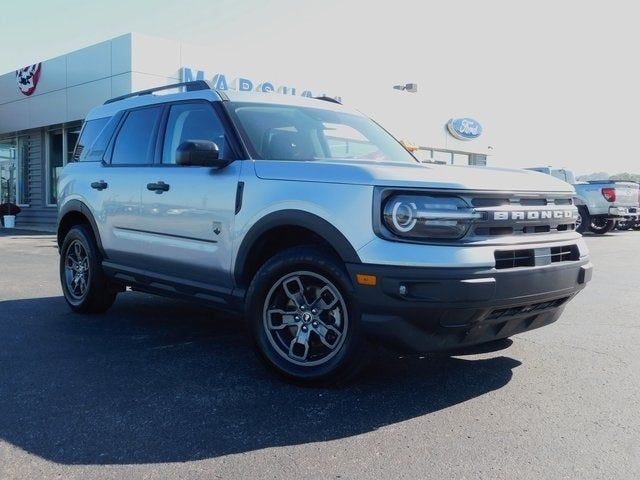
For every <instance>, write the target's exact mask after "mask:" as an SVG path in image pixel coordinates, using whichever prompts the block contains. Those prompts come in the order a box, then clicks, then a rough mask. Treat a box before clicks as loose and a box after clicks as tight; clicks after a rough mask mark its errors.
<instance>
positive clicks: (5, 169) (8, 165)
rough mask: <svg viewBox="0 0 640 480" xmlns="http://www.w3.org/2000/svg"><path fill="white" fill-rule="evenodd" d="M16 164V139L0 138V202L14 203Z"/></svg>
mask: <svg viewBox="0 0 640 480" xmlns="http://www.w3.org/2000/svg"><path fill="white" fill-rule="evenodd" d="M17 164H18V162H17V142H16V139H15V138H9V139H4V140H0V203H16V199H17V195H16V193H17V186H18V185H17V183H18V182H17Z"/></svg>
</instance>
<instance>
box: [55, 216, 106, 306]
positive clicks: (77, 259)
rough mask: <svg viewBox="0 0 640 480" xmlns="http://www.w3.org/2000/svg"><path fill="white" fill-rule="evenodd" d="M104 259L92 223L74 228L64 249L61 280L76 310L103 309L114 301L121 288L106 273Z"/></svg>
mask: <svg viewBox="0 0 640 480" xmlns="http://www.w3.org/2000/svg"><path fill="white" fill-rule="evenodd" d="M101 260H102V257H101V255H100V252H99V251H98V247H97V245H96V241H95V238H94V237H93V233H92V232H91V230H90V229H89V227H87V226H86V225H76V226H75V227H73V228H71V230H69V232H68V233H67V235H66V237H65V238H64V242H63V243H62V249H61V251H60V283H61V285H62V292H63V293H64V299H65V300H66V301H67V304H68V305H69V307H71V309H72V310H73V311H74V312H77V313H103V312H105V311H107V310H108V309H109V307H111V305H113V302H114V301H115V299H116V295H117V291H116V289H115V288H114V286H113V285H112V284H111V283H110V282H109V280H108V279H107V277H106V276H105V275H104V272H103V271H102V266H101V264H100V262H101Z"/></svg>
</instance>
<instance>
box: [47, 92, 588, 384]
mask: <svg viewBox="0 0 640 480" xmlns="http://www.w3.org/2000/svg"><path fill="white" fill-rule="evenodd" d="M178 86H179V87H181V88H182V89H183V91H181V92H179V93H169V94H165V95H158V94H154V93H156V91H160V90H163V89H164V88H169V87H163V88H159V89H155V90H148V91H143V92H137V93H133V94H130V95H126V96H123V97H119V98H115V99H112V100H109V101H107V102H106V103H105V104H104V105H101V106H99V107H97V108H95V109H93V110H92V111H91V112H90V113H89V115H88V116H87V118H86V121H85V123H84V126H83V128H82V132H81V135H80V138H79V141H78V144H77V146H76V149H75V152H74V154H73V160H74V161H73V162H71V163H69V164H68V165H67V166H66V167H65V168H64V171H63V173H62V175H61V177H60V180H59V190H58V192H59V199H60V200H59V218H58V244H59V247H60V279H61V283H62V289H63V291H64V296H65V299H66V301H67V302H68V304H69V306H70V307H71V309H73V310H74V311H76V312H82V313H99V312H104V311H105V310H107V309H108V308H109V307H110V306H111V305H112V304H113V302H114V300H115V298H116V295H117V294H118V293H119V292H124V291H125V290H126V288H127V287H130V288H131V289H133V290H139V291H144V292H151V293H156V294H159V295H168V296H174V297H179V298H183V299H193V300H196V301H200V302H206V303H208V304H210V305H214V306H216V307H221V308H223V309H228V310H233V311H236V312H242V313H244V316H245V318H246V320H247V322H248V325H249V330H250V331H251V333H252V336H253V339H254V341H255V345H256V347H257V350H258V352H259V353H260V355H261V356H262V358H263V359H264V360H265V361H266V363H267V364H269V365H270V366H271V367H273V368H274V369H275V370H276V371H277V372H279V373H280V374H282V375H284V376H285V377H288V378H289V379H292V380H295V381H298V382H302V383H318V382H323V383H324V382H327V381H333V380H336V379H338V378H342V377H344V376H345V375H347V374H350V373H352V372H353V371H354V370H355V369H356V367H357V366H358V365H359V364H360V363H361V362H362V360H363V359H364V358H366V352H367V350H368V347H369V346H371V345H375V344H378V345H383V346H385V347H387V348H394V349H397V350H399V351H402V352H406V353H411V352H413V353H417V352H435V351H451V350H459V349H461V348H462V347H466V346H471V345H477V344H481V343H487V342H492V341H494V340H496V339H501V338H505V337H509V336H511V335H514V334H516V333H519V332H524V331H527V330H531V329H533V328H538V327H541V326H544V325H547V324H550V323H551V322H554V321H555V320H556V319H557V318H558V317H559V316H560V314H561V312H562V311H563V309H564V307H565V305H566V304H567V302H568V301H569V300H570V299H571V298H573V296H574V295H576V293H577V292H578V291H580V290H581V289H582V288H583V287H584V286H585V284H586V283H587V282H588V281H589V279H590V277H591V264H590V262H589V256H588V252H587V248H586V246H585V243H584V241H583V239H582V237H581V236H580V235H579V234H578V233H576V232H575V221H576V215H577V211H576V207H575V206H574V205H573V202H572V197H573V195H574V190H573V188H572V187H571V186H570V185H568V184H567V183H565V182H562V181H560V180H557V179H554V178H552V177H550V176H543V175H539V174H537V173H534V172H523V171H515V170H507V169H494V168H486V167H477V168H473V167H456V166H442V165H425V164H421V163H419V162H418V161H416V159H415V158H414V157H413V156H412V155H411V154H410V153H408V151H407V150H406V149H404V148H403V147H402V145H400V143H398V142H397V141H396V140H395V139H394V138H393V137H392V136H391V135H390V134H389V133H387V132H386V131H385V130H383V129H382V128H381V127H380V126H378V125H377V124H376V123H375V122H373V121H372V120H370V119H369V118H367V117H365V116H363V115H362V114H360V113H358V112H356V111H352V110H350V109H348V108H346V107H345V106H343V105H340V104H338V103H336V102H334V101H331V100H330V99H306V98H296V97H289V96H282V95H276V94H258V93H241V92H233V91H228V92H219V91H215V90H213V89H211V88H210V86H209V85H208V84H207V83H205V82H201V81H196V82H189V83H185V84H179V85H178ZM173 87H175V86H173Z"/></svg>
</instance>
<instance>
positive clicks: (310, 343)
mask: <svg viewBox="0 0 640 480" xmlns="http://www.w3.org/2000/svg"><path fill="white" fill-rule="evenodd" d="M247 318H248V322H249V328H250V330H251V334H252V336H253V339H254V343H255V346H256V349H257V351H258V353H259V354H260V356H261V357H262V358H263V360H264V361H265V362H266V363H267V365H269V366H270V367H271V368H273V369H274V370H275V371H276V372H277V373H279V374H280V375H282V376H284V377H285V378H287V379H288V380H291V381H293V382H295V383H299V384H305V385H323V384H328V383H334V382H336V381H339V380H344V379H346V378H348V377H350V376H351V375H353V374H355V373H356V372H357V371H358V370H359V369H360V367H361V366H362V365H363V364H364V360H365V359H366V357H367V345H366V343H365V341H364V339H363V338H362V335H361V331H360V330H361V329H360V313H359V310H358V305H357V301H356V299H355V296H354V290H353V286H352V284H351V281H350V280H349V277H348V275H347V273H346V272H345V270H344V265H342V263H341V262H340V261H339V260H338V259H336V258H334V257H333V256H332V255H330V254H328V253H325V252H323V251H321V250H320V249H318V248H315V247H295V248H290V249H287V250H285V251H283V252H281V253H279V254H277V255H275V256H274V257H272V258H271V259H269V260H268V261H267V262H266V263H265V264H264V265H263V266H262V267H261V268H260V269H259V270H258V272H257V273H256V275H255V277H254V279H253V281H252V282H251V285H250V287H249V290H248V292H247Z"/></svg>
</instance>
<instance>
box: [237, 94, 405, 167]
mask: <svg viewBox="0 0 640 480" xmlns="http://www.w3.org/2000/svg"><path fill="white" fill-rule="evenodd" d="M228 105H229V108H228V109H229V113H230V114H231V116H232V117H233V120H234V121H235V123H236V125H238V127H239V130H240V133H241V135H243V137H244V139H245V143H246V144H247V148H249V151H250V153H251V156H252V157H253V158H256V159H261V160H337V159H340V160H343V159H357V160H368V161H379V162H400V163H415V162H416V161H417V160H416V159H415V158H414V157H413V155H411V154H410V153H409V152H408V151H407V150H405V148H404V147H403V146H402V145H400V143H398V141H396V139H395V138H393V137H392V136H391V135H390V134H389V133H387V132H386V131H385V130H384V129H383V128H382V127H380V126H379V125H378V124H376V123H375V122H374V121H373V120H371V119H369V118H367V117H364V116H361V115H353V114H350V113H344V112H339V111H334V110H326V109H322V108H309V107H298V106H289V105H273V104H265V103H232V104H228Z"/></svg>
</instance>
